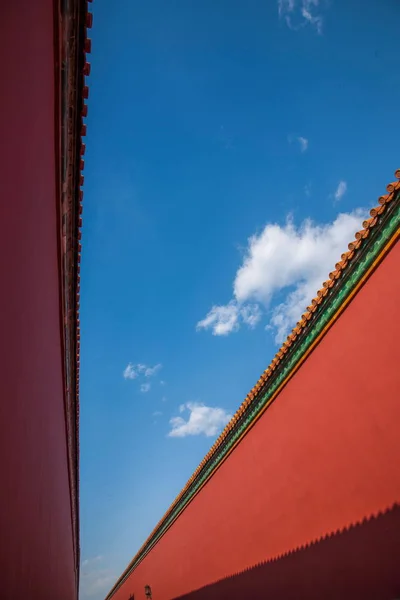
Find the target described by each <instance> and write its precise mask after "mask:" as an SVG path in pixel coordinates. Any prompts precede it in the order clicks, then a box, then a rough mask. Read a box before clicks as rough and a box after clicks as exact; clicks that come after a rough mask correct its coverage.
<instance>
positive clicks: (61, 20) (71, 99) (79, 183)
mask: <svg viewBox="0 0 400 600" xmlns="http://www.w3.org/2000/svg"><path fill="white" fill-rule="evenodd" d="M91 1H92V0H58V1H57V3H56V7H57V9H58V20H56V21H55V22H56V23H57V25H58V28H57V29H56V36H57V41H58V47H57V48H56V57H55V60H56V69H57V77H58V79H59V82H58V83H59V94H56V101H57V103H58V106H56V111H57V113H58V117H59V124H60V130H61V132H60V137H61V139H60V155H59V161H60V168H59V180H60V219H61V267H60V268H61V280H62V281H61V294H62V296H61V297H62V319H63V323H64V331H63V340H62V341H63V353H64V379H65V413H66V430H67V451H68V466H69V478H70V486H71V491H70V493H71V513H72V514H71V518H72V527H73V539H74V556H75V563H76V564H75V569H76V583H77V587H78V585H79V566H80V542H79V539H80V532H79V529H80V527H79V371H80V321H79V309H80V261H81V250H82V248H81V236H82V233H81V228H82V202H83V190H82V187H83V183H84V177H83V169H84V160H83V155H84V153H85V144H84V143H83V137H84V136H85V135H86V124H85V123H84V118H85V117H86V116H87V105H86V104H85V101H84V100H85V99H87V98H88V95H89V90H88V87H87V81H86V77H87V76H88V75H89V73H90V64H89V63H88V62H87V55H88V54H89V53H90V51H91V40H90V39H89V38H88V30H89V29H90V28H91V26H92V21H93V17H92V13H91V12H89V4H88V3H89V2H91Z"/></svg>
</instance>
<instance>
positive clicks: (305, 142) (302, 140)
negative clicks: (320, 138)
mask: <svg viewBox="0 0 400 600" xmlns="http://www.w3.org/2000/svg"><path fill="white" fill-rule="evenodd" d="M297 141H298V142H299V144H300V151H301V152H305V151H306V150H307V148H308V139H307V138H305V137H301V136H300V137H298V138H297Z"/></svg>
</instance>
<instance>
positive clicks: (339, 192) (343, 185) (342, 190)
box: [334, 181, 347, 202]
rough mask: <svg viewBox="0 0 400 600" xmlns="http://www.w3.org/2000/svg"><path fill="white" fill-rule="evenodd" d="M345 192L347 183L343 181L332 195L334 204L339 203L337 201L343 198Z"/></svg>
mask: <svg viewBox="0 0 400 600" xmlns="http://www.w3.org/2000/svg"><path fill="white" fill-rule="evenodd" d="M346 192H347V183H346V182H345V181H340V182H339V184H338V186H337V188H336V191H335V194H334V196H335V200H336V202H339V200H341V199H342V198H343V196H344V195H345V193H346Z"/></svg>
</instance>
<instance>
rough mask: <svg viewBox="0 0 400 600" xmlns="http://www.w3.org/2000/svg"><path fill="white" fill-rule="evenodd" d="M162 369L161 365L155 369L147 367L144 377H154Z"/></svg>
mask: <svg viewBox="0 0 400 600" xmlns="http://www.w3.org/2000/svg"><path fill="white" fill-rule="evenodd" d="M161 368H162V365H161V364H158V365H155V366H154V367H146V369H145V372H144V376H145V377H153V375H155V374H156V373H158V371H159V370H160V369H161Z"/></svg>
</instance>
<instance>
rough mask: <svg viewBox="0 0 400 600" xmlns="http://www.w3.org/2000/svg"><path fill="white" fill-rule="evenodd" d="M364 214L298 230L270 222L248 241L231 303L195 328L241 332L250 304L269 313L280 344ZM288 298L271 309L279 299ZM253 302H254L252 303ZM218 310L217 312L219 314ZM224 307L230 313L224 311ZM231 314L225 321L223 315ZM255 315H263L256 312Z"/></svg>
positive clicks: (289, 223)
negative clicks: (240, 328) (272, 304)
mask: <svg viewBox="0 0 400 600" xmlns="http://www.w3.org/2000/svg"><path fill="white" fill-rule="evenodd" d="M363 216H365V212H364V211H363V210H361V209H358V210H356V211H354V212H352V213H345V214H339V215H338V216H337V218H336V219H335V220H334V221H333V222H332V223H327V224H323V225H318V224H315V223H313V222H312V221H311V220H305V221H304V222H303V223H302V224H301V225H300V226H298V227H296V225H295V224H294V222H293V221H292V219H291V218H288V219H287V221H286V224H285V225H284V226H281V225H278V224H271V223H270V224H268V225H266V226H265V227H264V229H263V231H262V232H261V233H260V234H258V235H257V234H256V235H253V236H252V237H251V238H250V239H249V240H248V247H247V250H246V253H245V256H244V260H243V263H242V265H241V266H240V267H239V269H238V271H237V273H236V277H235V280H234V284H233V294H234V297H233V299H232V300H231V301H230V302H229V303H228V304H227V305H226V306H225V307H224V306H218V307H215V306H214V307H212V309H211V310H210V312H209V313H208V315H207V316H206V317H205V319H203V320H202V321H200V322H199V323H198V325H197V329H199V328H202V329H211V331H212V333H213V334H214V335H227V334H228V333H232V332H233V331H237V330H238V329H239V327H240V324H241V321H244V322H246V318H245V317H244V316H243V315H244V314H246V311H247V310H249V306H251V307H254V306H258V307H260V305H261V306H262V307H264V309H269V310H270V321H269V325H268V328H269V329H272V330H273V331H274V332H275V340H276V342H277V343H280V342H282V341H283V340H284V338H285V336H286V335H287V334H288V333H289V331H290V329H291V327H292V326H294V325H295V324H296V322H297V321H298V320H299V319H300V318H301V315H302V313H304V311H305V310H306V308H307V306H308V305H309V303H310V302H311V300H312V299H313V298H314V297H315V295H316V293H317V291H318V290H319V289H320V288H321V286H322V283H323V282H324V281H325V280H326V279H327V278H328V274H329V272H330V271H331V270H333V268H334V265H335V263H336V262H337V261H338V260H339V259H340V256H341V254H342V253H343V252H344V251H345V250H346V248H347V244H348V243H349V241H351V240H352V239H353V236H354V233H355V232H356V231H357V230H358V229H359V227H360V221H361V220H362V217H363ZM278 294H279V295H282V294H284V299H283V300H281V301H280V302H279V304H277V305H275V306H274V307H272V308H271V303H272V302H273V300H274V298H276V297H277V295H278ZM249 303H251V304H249ZM216 309H217V310H216ZM224 309H226V311H224ZM227 313H228V314H229V315H231V318H230V320H228V319H225V320H222V322H221V315H222V316H224V315H226V314H227ZM251 314H254V315H257V316H255V318H254V322H253V325H254V324H255V323H256V322H258V320H259V318H260V314H261V313H260V312H259V313H258V314H257V313H256V312H255V311H254V308H252V309H251Z"/></svg>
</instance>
